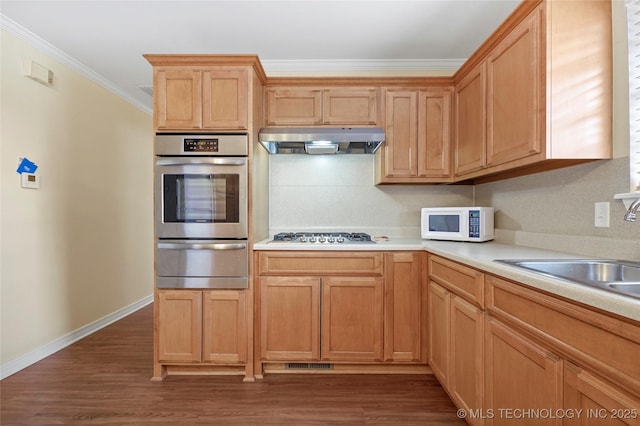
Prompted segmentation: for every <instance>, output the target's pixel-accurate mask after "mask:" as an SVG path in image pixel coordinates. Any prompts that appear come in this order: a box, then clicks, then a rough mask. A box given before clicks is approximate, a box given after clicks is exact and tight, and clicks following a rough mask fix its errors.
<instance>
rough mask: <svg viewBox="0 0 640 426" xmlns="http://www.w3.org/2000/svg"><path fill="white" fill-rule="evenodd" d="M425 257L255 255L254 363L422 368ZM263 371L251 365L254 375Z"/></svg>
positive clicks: (307, 253) (321, 253)
mask: <svg viewBox="0 0 640 426" xmlns="http://www.w3.org/2000/svg"><path fill="white" fill-rule="evenodd" d="M424 256H425V254H424V253H420V252H393V253H384V252H365V251H354V252H345V251H335V252H331V251H318V252H314V251H299V252H296V251H263V252H258V253H257V268H258V274H259V278H258V282H259V285H258V292H257V294H256V298H257V305H256V306H257V307H258V308H259V309H258V313H257V317H258V318H257V319H258V321H259V326H258V327H257V330H259V338H257V339H256V358H257V359H258V360H259V362H258V364H262V363H267V364H273V363H274V362H276V361H286V362H309V361H316V362H318V361H320V362H326V363H338V364H353V365H356V364H358V365H360V364H361V365H365V367H363V368H368V369H372V368H373V367H372V366H373V365H375V364H413V365H417V366H420V365H422V366H424V365H425V364H426V327H425V325H424V323H426V310H425V307H426V297H427V294H426V291H425V289H424V285H423V279H422V273H423V268H424V267H425V265H424V261H423V260H422V258H423V257H424ZM292 319H293V320H292ZM261 368H262V366H261V365H256V370H257V371H261ZM354 368H355V367H354ZM412 371H416V372H417V371H418V370H412Z"/></svg>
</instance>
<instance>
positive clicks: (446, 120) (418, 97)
mask: <svg viewBox="0 0 640 426" xmlns="http://www.w3.org/2000/svg"><path fill="white" fill-rule="evenodd" d="M385 133H386V141H385V143H384V144H383V146H382V148H381V149H380V153H379V154H377V162H378V166H377V167H376V181H377V183H430V182H432V183H436V182H450V181H451V180H452V179H451V137H452V90H451V89H450V88H447V87H444V88H425V89H392V88H386V90H385Z"/></svg>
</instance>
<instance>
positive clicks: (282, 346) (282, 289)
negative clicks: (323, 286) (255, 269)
mask: <svg viewBox="0 0 640 426" xmlns="http://www.w3.org/2000/svg"><path fill="white" fill-rule="evenodd" d="M259 287H260V311H261V319H260V330H259V331H260V336H261V338H260V342H261V345H260V351H261V352H260V354H261V357H262V359H265V360H305V361H310V360H318V359H320V278H316V277H261V278H260V286H259Z"/></svg>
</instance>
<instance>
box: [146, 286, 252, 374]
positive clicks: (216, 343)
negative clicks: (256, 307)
mask: <svg viewBox="0 0 640 426" xmlns="http://www.w3.org/2000/svg"><path fill="white" fill-rule="evenodd" d="M155 300H156V307H155V308H156V313H155V315H156V326H155V328H154V334H155V338H154V342H156V348H155V351H156V355H155V357H154V358H155V362H154V377H155V378H156V379H160V378H161V377H162V376H163V373H162V370H163V369H164V368H165V366H166V365H170V364H175V365H179V364H183V363H187V364H194V363H196V364H200V363H204V364H243V363H245V362H246V360H247V332H246V330H247V323H246V321H247V301H246V291H244V290H157V291H156V299H155Z"/></svg>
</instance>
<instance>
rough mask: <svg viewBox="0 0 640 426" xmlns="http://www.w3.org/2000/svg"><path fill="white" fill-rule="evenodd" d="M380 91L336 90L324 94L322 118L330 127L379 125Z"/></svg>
mask: <svg viewBox="0 0 640 426" xmlns="http://www.w3.org/2000/svg"><path fill="white" fill-rule="evenodd" d="M378 92H379V90H378V89H373V88H366V87H365V88H362V89H351V88H335V89H327V90H324V91H323V93H322V96H323V97H322V111H323V114H322V117H323V123H324V124H330V125H334V124H335V125H376V124H378Z"/></svg>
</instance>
